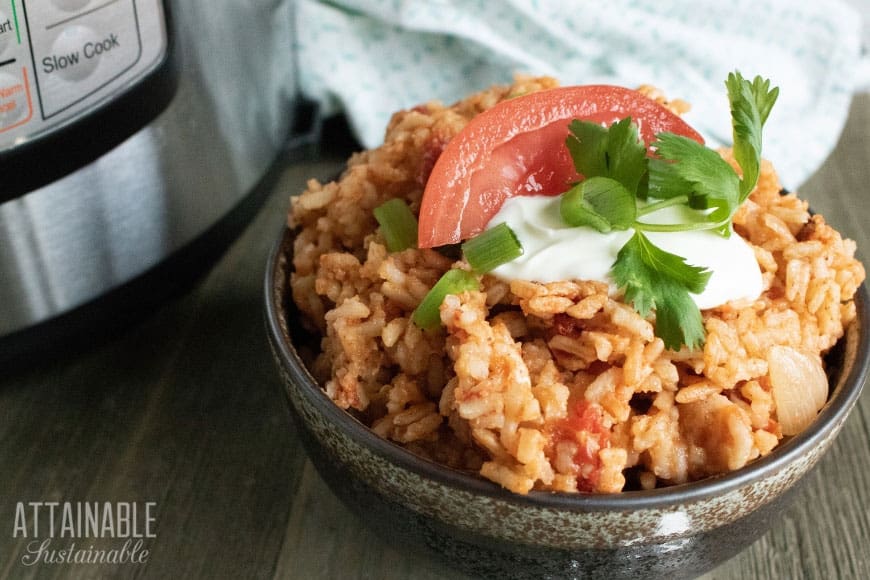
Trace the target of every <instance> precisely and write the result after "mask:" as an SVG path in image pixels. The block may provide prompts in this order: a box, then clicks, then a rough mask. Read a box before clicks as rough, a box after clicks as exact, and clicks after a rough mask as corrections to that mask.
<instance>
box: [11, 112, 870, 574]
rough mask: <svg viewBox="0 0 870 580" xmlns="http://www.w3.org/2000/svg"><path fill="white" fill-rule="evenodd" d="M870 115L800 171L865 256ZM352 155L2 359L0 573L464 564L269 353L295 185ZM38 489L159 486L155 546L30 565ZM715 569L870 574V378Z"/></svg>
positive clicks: (100, 495) (45, 494) (289, 181)
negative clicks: (120, 307)
mask: <svg viewBox="0 0 870 580" xmlns="http://www.w3.org/2000/svg"><path fill="white" fill-rule="evenodd" d="M868 131H870V95H860V96H858V97H857V98H856V100H855V102H854V105H853V108H852V112H851V117H850V122H849V125H848V126H847V128H846V131H845V133H844V134H843V136H842V139H841V141H840V144H839V146H838V147H837V149H836V151H835V152H834V153H833V154H832V156H831V157H830V159H829V160H828V161H827V163H826V164H825V165H824V167H823V168H822V169H821V170H820V171H819V172H818V173H817V174H816V175H815V176H814V177H813V178H812V179H811V180H810V181H809V182H808V183H807V184H805V185H804V186H803V187H802V188H801V194H802V195H803V196H804V197H806V198H808V199H809V200H810V202H811V204H812V206H813V207H814V209H815V210H816V211H818V212H820V213H823V214H824V215H825V216H826V217H827V218H828V220H829V221H830V222H832V223H833V224H834V225H835V226H836V227H838V228H839V229H840V230H841V231H842V232H843V233H844V234H845V235H847V236H849V237H852V238H853V239H855V240H856V241H857V242H858V246H859V256H860V257H861V258H862V259H863V260H864V261H865V263H866V259H867V256H868V255H870V254H868V252H870V233H868V228H867V224H868V223H870V134H868ZM799 153H800V143H796V144H795V154H799ZM340 166H341V163H340V161H339V160H337V159H335V158H330V157H329V156H324V157H323V158H321V160H319V161H314V162H306V163H302V164H294V165H290V166H289V167H288V169H287V170H286V171H285V172H284V173H283V175H282V177H281V179H280V182H279V183H278V185H277V186H276V187H275V188H274V193H273V194H271V196H270V197H269V200H268V202H267V204H266V205H265V206H264V207H263V209H262V210H261V211H260V212H259V213H258V215H257V217H256V219H255V221H254V222H253V223H252V224H251V225H250V227H248V228H247V230H246V231H245V232H244V234H243V235H242V236H241V237H240V238H239V239H238V241H237V242H236V243H235V244H233V246H232V247H231V248H230V249H229V251H228V252H227V253H226V255H225V256H224V257H223V258H222V259H221V261H220V262H219V263H218V264H217V266H216V267H215V268H214V269H212V270H211V271H210V272H209V273H208V275H207V276H206V277H205V278H204V279H203V280H202V281H201V282H199V283H198V284H197V285H196V286H195V287H194V288H193V289H192V290H191V291H190V292H189V293H187V294H186V295H184V296H183V297H181V298H178V299H175V300H173V301H172V302H170V303H168V304H166V305H165V306H163V307H162V308H161V309H160V310H159V311H157V312H155V313H153V314H152V315H151V316H149V317H148V318H147V319H146V320H144V321H142V322H140V323H137V324H135V325H133V326H132V327H130V328H129V329H127V330H126V331H125V332H124V333H122V334H120V335H118V336H116V337H114V338H112V339H110V340H108V341H103V342H102V343H100V344H97V345H93V346H89V347H87V348H85V349H84V350H83V351H79V352H77V353H75V354H65V353H57V354H52V355H51V356H47V357H45V358H44V359H43V360H41V361H40V362H39V364H37V365H33V366H30V367H29V368H25V369H19V370H15V371H11V372H10V371H8V370H7V371H6V372H4V373H3V374H2V375H0V577H2V578H14V579H18V578H103V577H112V578H159V579H163V578H208V579H211V578H301V579H318V578H323V579H332V578H382V579H403V578H414V579H432V580H434V579H439V578H457V577H458V576H457V575H456V574H455V573H454V572H452V571H451V570H449V569H447V568H445V567H444V566H443V565H441V564H440V563H439V562H436V561H432V560H429V559H425V558H420V557H418V556H416V555H408V554H405V553H403V552H401V551H399V550H397V549H394V548H392V547H390V546H388V545H386V544H385V543H384V542H382V541H381V540H379V539H378V538H377V537H375V536H373V535H372V534H371V533H370V532H369V531H368V530H367V529H366V528H365V526H364V525H363V524H362V523H361V522H359V521H357V520H356V519H355V518H354V517H353V516H351V515H350V513H349V512H348V511H347V510H346V509H345V508H344V507H343V506H342V505H341V504H340V503H339V502H338V500H336V498H335V497H334V496H333V495H332V494H331V493H330V492H329V491H328V490H327V489H326V488H325V487H324V484H323V483H322V482H321V480H320V479H319V477H318V475H317V474H316V472H315V471H314V470H313V468H312V467H311V465H310V463H309V462H308V461H307V460H306V458H305V455H304V453H303V451H302V449H301V447H300V444H299V442H298V440H297V438H296V436H295V434H294V429H293V426H292V425H291V424H290V420H289V416H288V413H287V411H286V408H285V401H284V398H283V394H282V392H281V387H280V384H279V381H278V378H277V374H276V372H275V370H274V368H273V365H272V361H271V357H270V354H269V349H268V346H267V343H266V339H265V333H264V330H263V323H262V304H261V284H262V274H263V269H264V265H265V260H266V255H267V252H268V250H269V248H270V246H271V245H272V243H273V241H274V240H275V238H276V236H277V235H278V232H279V228H280V227H281V224H282V222H283V221H284V214H285V210H286V207H287V196H288V195H289V193H291V192H298V191H299V190H301V189H302V188H303V186H304V183H305V180H306V179H307V178H308V177H318V178H320V179H326V178H328V177H330V176H331V175H334V174H335V172H336V171H337V170H338V169H339V168H340ZM31 501H43V502H50V501H59V502H64V501H69V502H82V501H89V502H135V503H138V504H140V505H144V502H155V503H156V529H155V532H156V537H154V538H147V539H145V541H144V544H145V547H146V548H147V549H149V551H150V554H149V557H148V560H147V562H145V563H143V564H129V563H127V564H117V565H112V564H103V565H96V566H91V565H82V564H54V565H52V564H45V563H40V564H38V565H34V566H25V565H24V564H23V563H22V557H23V556H24V555H26V550H27V546H28V542H29V541H30V540H29V539H27V538H21V537H17V538H16V537H13V536H14V534H13V530H14V523H15V507H16V504H17V503H18V502H25V503H26V502H31ZM67 543H68V542H66V541H58V543H57V547H59V548H60V547H64V546H65V544H67ZM80 543H81V544H84V543H88V542H87V541H86V540H85V541H82V542H80ZM90 543H93V544H94V547H95V548H96V549H100V548H101V547H102V548H104V549H111V548H112V547H115V544H116V543H117V542H114V543H113V541H112V540H104V541H102V543H100V541H97V542H90ZM80 547H86V546H80ZM705 578H715V579H722V580H725V579H737V578H741V579H742V578H855V579H859V578H870V394H868V393H865V394H864V395H863V397H862V398H861V400H860V401H859V404H858V407H857V408H856V409H855V411H854V412H853V414H852V415H851V417H850V419H849V420H848V422H847V423H846V425H845V427H844V429H843V431H842V433H841V435H840V437H839V439H838V440H837V442H836V443H835V445H834V447H833V449H832V450H831V451H830V453H829V454H828V455H827V456H826V457H825V459H824V460H823V461H822V462H821V464H820V466H819V467H818V469H817V470H816V471H815V472H813V473H812V474H811V476H810V477H809V480H808V481H807V483H806V486H805V488H804V489H803V491H802V492H801V495H800V496H799V498H798V500H797V502H796V503H795V504H794V505H793V506H792V507H791V508H790V509H789V510H787V511H786V512H784V513H783V514H781V516H780V517H779V518H778V519H777V520H776V521H775V522H773V524H772V527H771V530H770V532H769V533H767V534H766V535H765V536H764V537H763V538H762V539H761V540H760V541H758V542H756V543H755V544H754V545H753V546H751V547H750V548H749V549H747V550H745V551H744V552H742V553H741V554H739V555H738V556H736V557H735V558H733V559H732V560H730V561H729V562H727V563H725V564H724V565H723V566H721V567H720V568H718V569H716V570H714V571H713V572H711V573H710V574H709V575H707V576H706V577H705Z"/></svg>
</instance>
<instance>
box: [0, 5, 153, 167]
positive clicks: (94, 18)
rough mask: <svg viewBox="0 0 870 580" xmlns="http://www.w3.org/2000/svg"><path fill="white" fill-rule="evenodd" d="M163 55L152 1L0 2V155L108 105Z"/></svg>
mask: <svg viewBox="0 0 870 580" xmlns="http://www.w3.org/2000/svg"><path fill="white" fill-rule="evenodd" d="M166 50H167V32H166V18H165V14H164V12H163V5H162V2H161V1H160V0H0V151H2V150H3V149H6V148H8V147H12V146H14V145H17V144H19V143H23V142H25V141H27V140H30V139H32V138H35V137H39V136H42V135H45V134H47V133H50V132H51V131H53V130H55V129H59V128H60V127H62V126H64V125H66V124H67V123H70V122H74V120H75V118H76V117H77V116H79V115H82V114H84V113H87V112H88V111H89V110H91V109H93V108H96V107H99V106H100V105H101V104H103V103H106V102H108V101H110V100H111V99H112V96H113V95H115V94H117V93H118V92H119V91H122V90H123V89H125V88H128V87H130V86H132V85H133V84H135V83H136V81H137V80H138V79H140V78H141V77H143V76H145V75H147V74H148V73H149V72H151V70H153V69H154V67H155V66H157V65H158V64H159V63H160V62H161V60H162V59H163V57H164V55H165V53H166Z"/></svg>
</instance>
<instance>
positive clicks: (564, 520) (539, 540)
mask: <svg viewBox="0 0 870 580" xmlns="http://www.w3.org/2000/svg"><path fill="white" fill-rule="evenodd" d="M290 252H292V232H290V231H287V230H285V231H284V232H282V235H281V238H280V239H279V240H278V242H277V243H276V245H275V248H274V249H273V251H272V253H271V256H270V258H269V263H268V267H267V272H266V279H265V301H266V326H267V329H268V334H269V339H270V343H271V346H272V350H273V353H274V356H275V360H276V363H277V366H278V369H279V370H280V373H281V377H282V379H283V383H284V387H285V390H286V395H287V398H288V401H289V403H290V410H291V414H292V416H293V419H294V421H295V424H296V426H297V428H298V432H299V434H300V436H301V438H302V440H303V443H304V446H305V448H306V450H307V452H308V454H309V456H310V458H311V460H312V462H313V463H314V465H315V467H316V468H317V470H318V471H319V473H320V475H321V476H322V477H323V479H324V480H325V481H326V483H327V484H328V485H329V487H330V488H331V489H332V491H333V492H334V493H335V494H336V495H337V496H338V497H339V498H341V500H342V501H343V502H344V503H345V504H346V505H347V506H348V508H349V509H350V510H352V511H353V512H355V513H356V514H357V515H358V516H360V517H361V518H363V521H365V522H366V523H367V524H369V525H371V526H372V527H373V528H375V530H376V531H377V532H379V533H380V534H381V535H382V536H383V537H385V538H387V539H388V541H390V542H391V543H394V544H404V545H408V546H411V547H412V549H414V548H417V549H423V550H428V551H429V552H430V553H434V554H435V557H436V558H439V559H441V560H443V561H446V562H448V563H449V564H451V565H453V566H455V567H457V568H459V569H461V570H463V571H464V572H466V573H469V574H471V575H473V576H475V577H481V578H499V579H507V578H608V579H611V578H656V577H667V578H670V579H676V578H692V577H695V576H697V575H699V574H702V573H703V572H705V571H707V570H710V569H712V568H713V567H715V566H716V565H718V564H720V563H722V562H724V561H725V560H727V559H728V558H730V557H731V556H733V555H735V554H736V553H738V552H740V551H741V550H743V549H744V548H746V547H747V546H749V545H750V544H751V543H752V542H754V541H755V540H756V539H757V538H759V537H760V536H761V535H762V534H763V533H764V532H765V531H766V530H767V529H768V528H769V527H770V525H771V523H772V522H773V521H775V519H776V516H777V515H778V514H780V513H781V512H782V511H783V510H784V508H785V507H786V506H787V505H788V503H789V502H790V501H791V500H792V499H793V498H794V497H795V495H796V492H797V490H798V489H799V487H800V483H801V480H802V478H803V477H804V476H805V475H806V474H807V473H808V472H809V471H810V470H811V469H812V468H813V466H815V465H816V463H817V462H818V461H819V459H820V458H821V457H822V456H823V455H824V454H825V452H826V451H827V450H828V448H829V447H830V446H831V444H832V443H833V441H834V438H835V437H836V436H837V433H838V432H839V431H840V428H841V427H842V426H843V423H844V422H845V420H846V417H847V416H848V414H849V411H850V410H851V409H852V407H853V406H854V405H855V402H856V401H857V400H858V396H859V394H860V392H861V389H862V386H863V384H864V378H865V375H866V372H867V367H868V352H870V344H868V330H867V329H868V322H870V319H868V312H867V305H868V294H867V289H866V287H865V286H862V287H861V288H860V290H859V292H858V295H857V297H856V304H857V310H858V316H857V320H855V322H854V323H853V324H852V325H850V327H849V328H848V331H847V333H846V335H845V337H844V338H843V339H842V340H841V341H840V343H839V344H838V346H837V347H836V349H835V350H834V351H833V352H832V353H831V354H829V356H828V363H829V364H828V366H829V369H830V371H829V374H830V376H829V379H830V385H831V391H830V396H829V399H828V402H827V404H826V405H825V407H824V408H823V409H822V411H821V412H820V413H819V416H818V418H817V419H816V420H815V422H814V423H813V424H812V425H811V426H810V427H808V428H807V429H805V430H804V431H803V432H801V433H800V434H799V435H797V436H794V437H792V438H790V439H788V440H786V441H784V442H782V443H781V444H780V445H779V446H778V447H777V448H776V449H775V450H774V451H773V452H772V453H770V454H769V455H768V456H766V457H763V458H760V459H758V460H756V461H754V462H752V463H751V464H750V465H748V466H746V467H744V468H743V469H740V470H737V471H734V472H731V473H728V474H726V475H722V476H718V477H710V478H707V479H704V480H701V481H696V482H693V483H688V484H683V485H677V486H673V487H666V488H660V489H655V490H649V491H627V492H623V493H620V494H613V495H590V494H567V493H550V492H535V491H533V492H531V493H529V494H528V495H524V496H523V495H516V494H513V493H511V492H508V491H506V490H504V489H502V488H501V487H499V486H498V485H496V484H494V483H492V482H489V481H486V480H484V479H483V478H481V477H478V476H476V475H473V474H469V473H465V472H461V471H456V470H453V469H449V468H447V467H444V466H441V465H438V464H436V463H433V462H431V461H428V460H426V459H423V458H420V457H418V456H416V455H414V454H412V453H411V452H409V451H407V450H406V449H404V448H402V447H399V446H398V445H395V444H393V443H391V442H389V441H387V440H385V439H382V438H380V437H379V436H377V435H376V434H375V433H373V432H372V431H371V430H369V429H368V428H367V427H366V426H365V425H363V424H362V423H360V422H359V421H357V420H356V419H355V418H354V417H352V416H351V415H350V414H348V413H346V412H345V411H343V410H341V409H339V408H338V407H337V406H336V405H335V404H334V403H333V402H332V401H331V400H330V399H329V398H328V397H327V396H326V394H325V393H324V392H323V390H322V389H321V388H320V386H319V385H318V384H317V382H316V381H315V380H314V378H313V377H312V376H311V373H309V371H308V369H307V368H306V367H305V364H304V363H303V361H302V359H301V358H300V356H299V354H298V352H297V348H299V347H302V346H306V347H308V348H317V347H318V342H317V341H316V340H314V339H312V338H311V337H310V336H305V334H304V333H303V332H302V329H301V325H300V324H299V323H298V314H297V313H296V311H295V307H294V306H293V303H292V300H290V299H289V291H288V290H289V289H288V286H289V280H288V274H289V271H290V268H291V267H292V263H291V260H290V258H289V256H290Z"/></svg>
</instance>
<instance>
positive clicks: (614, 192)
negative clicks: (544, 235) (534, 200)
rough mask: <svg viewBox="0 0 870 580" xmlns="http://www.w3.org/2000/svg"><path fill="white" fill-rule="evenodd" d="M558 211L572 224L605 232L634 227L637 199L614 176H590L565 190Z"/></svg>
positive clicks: (567, 222)
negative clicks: (612, 177) (611, 177)
mask: <svg viewBox="0 0 870 580" xmlns="http://www.w3.org/2000/svg"><path fill="white" fill-rule="evenodd" d="M559 213H561V214H562V220H563V221H564V222H565V223H566V224H568V225H569V226H588V227H591V228H593V229H595V230H598V231H599V232H601V233H604V234H606V233H607V232H609V231H611V230H625V229H628V228H629V227H631V224H632V223H633V222H634V220H635V217H636V215H637V202H636V201H635V198H634V195H633V194H632V193H631V192H630V191H629V190H628V189H626V188H625V186H624V185H622V184H621V183H620V182H618V181H616V180H615V179H610V178H609V177H589V178H588V179H585V180H584V181H581V182H580V183H578V184H577V185H575V186H574V187H572V188H571V189H569V190H568V191H566V192H565V193H564V194H562V199H561V200H560V202H559Z"/></svg>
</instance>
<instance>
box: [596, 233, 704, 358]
mask: <svg viewBox="0 0 870 580" xmlns="http://www.w3.org/2000/svg"><path fill="white" fill-rule="evenodd" d="M711 274H712V272H710V271H709V270H707V269H704V268H699V267H697V266H691V265H689V264H686V261H685V259H684V258H682V257H680V256H677V255H675V254H671V253H669V252H666V251H664V250H662V249H661V248H659V247H657V246H655V245H654V244H653V243H652V242H650V240H649V239H648V238H647V237H646V236H645V235H644V234H643V233H642V232H639V231H637V232H635V234H634V235H633V236H632V237H631V239H630V240H629V241H628V242H626V244H625V245H624V246H623V247H622V249H620V250H619V253H618V254H617V257H616V262H614V264H613V267H612V268H611V275H612V276H613V279H614V280H615V281H616V284H617V286H618V287H619V288H622V289H623V290H624V292H625V300H626V302H627V303H629V304H632V305H633V306H634V309H635V310H637V312H638V313H639V314H640V315H641V316H647V315H649V313H650V311H651V310H653V309H654V310H655V311H656V334H657V335H658V336H659V337H661V339H662V340H663V341H664V343H665V346H666V347H667V348H669V349H672V350H679V348H680V347H681V346H682V345H683V344H685V345H687V346H688V347H689V348H697V347H700V346H702V345H703V344H704V325H703V322H702V320H701V311H700V310H699V309H698V306H697V305H696V304H695V302H694V301H693V300H692V297H691V296H690V295H689V293H690V292H691V293H694V294H698V293H700V292H702V291H703V290H704V288H705V287H706V286H707V282H708V281H709V279H710V276H711Z"/></svg>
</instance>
